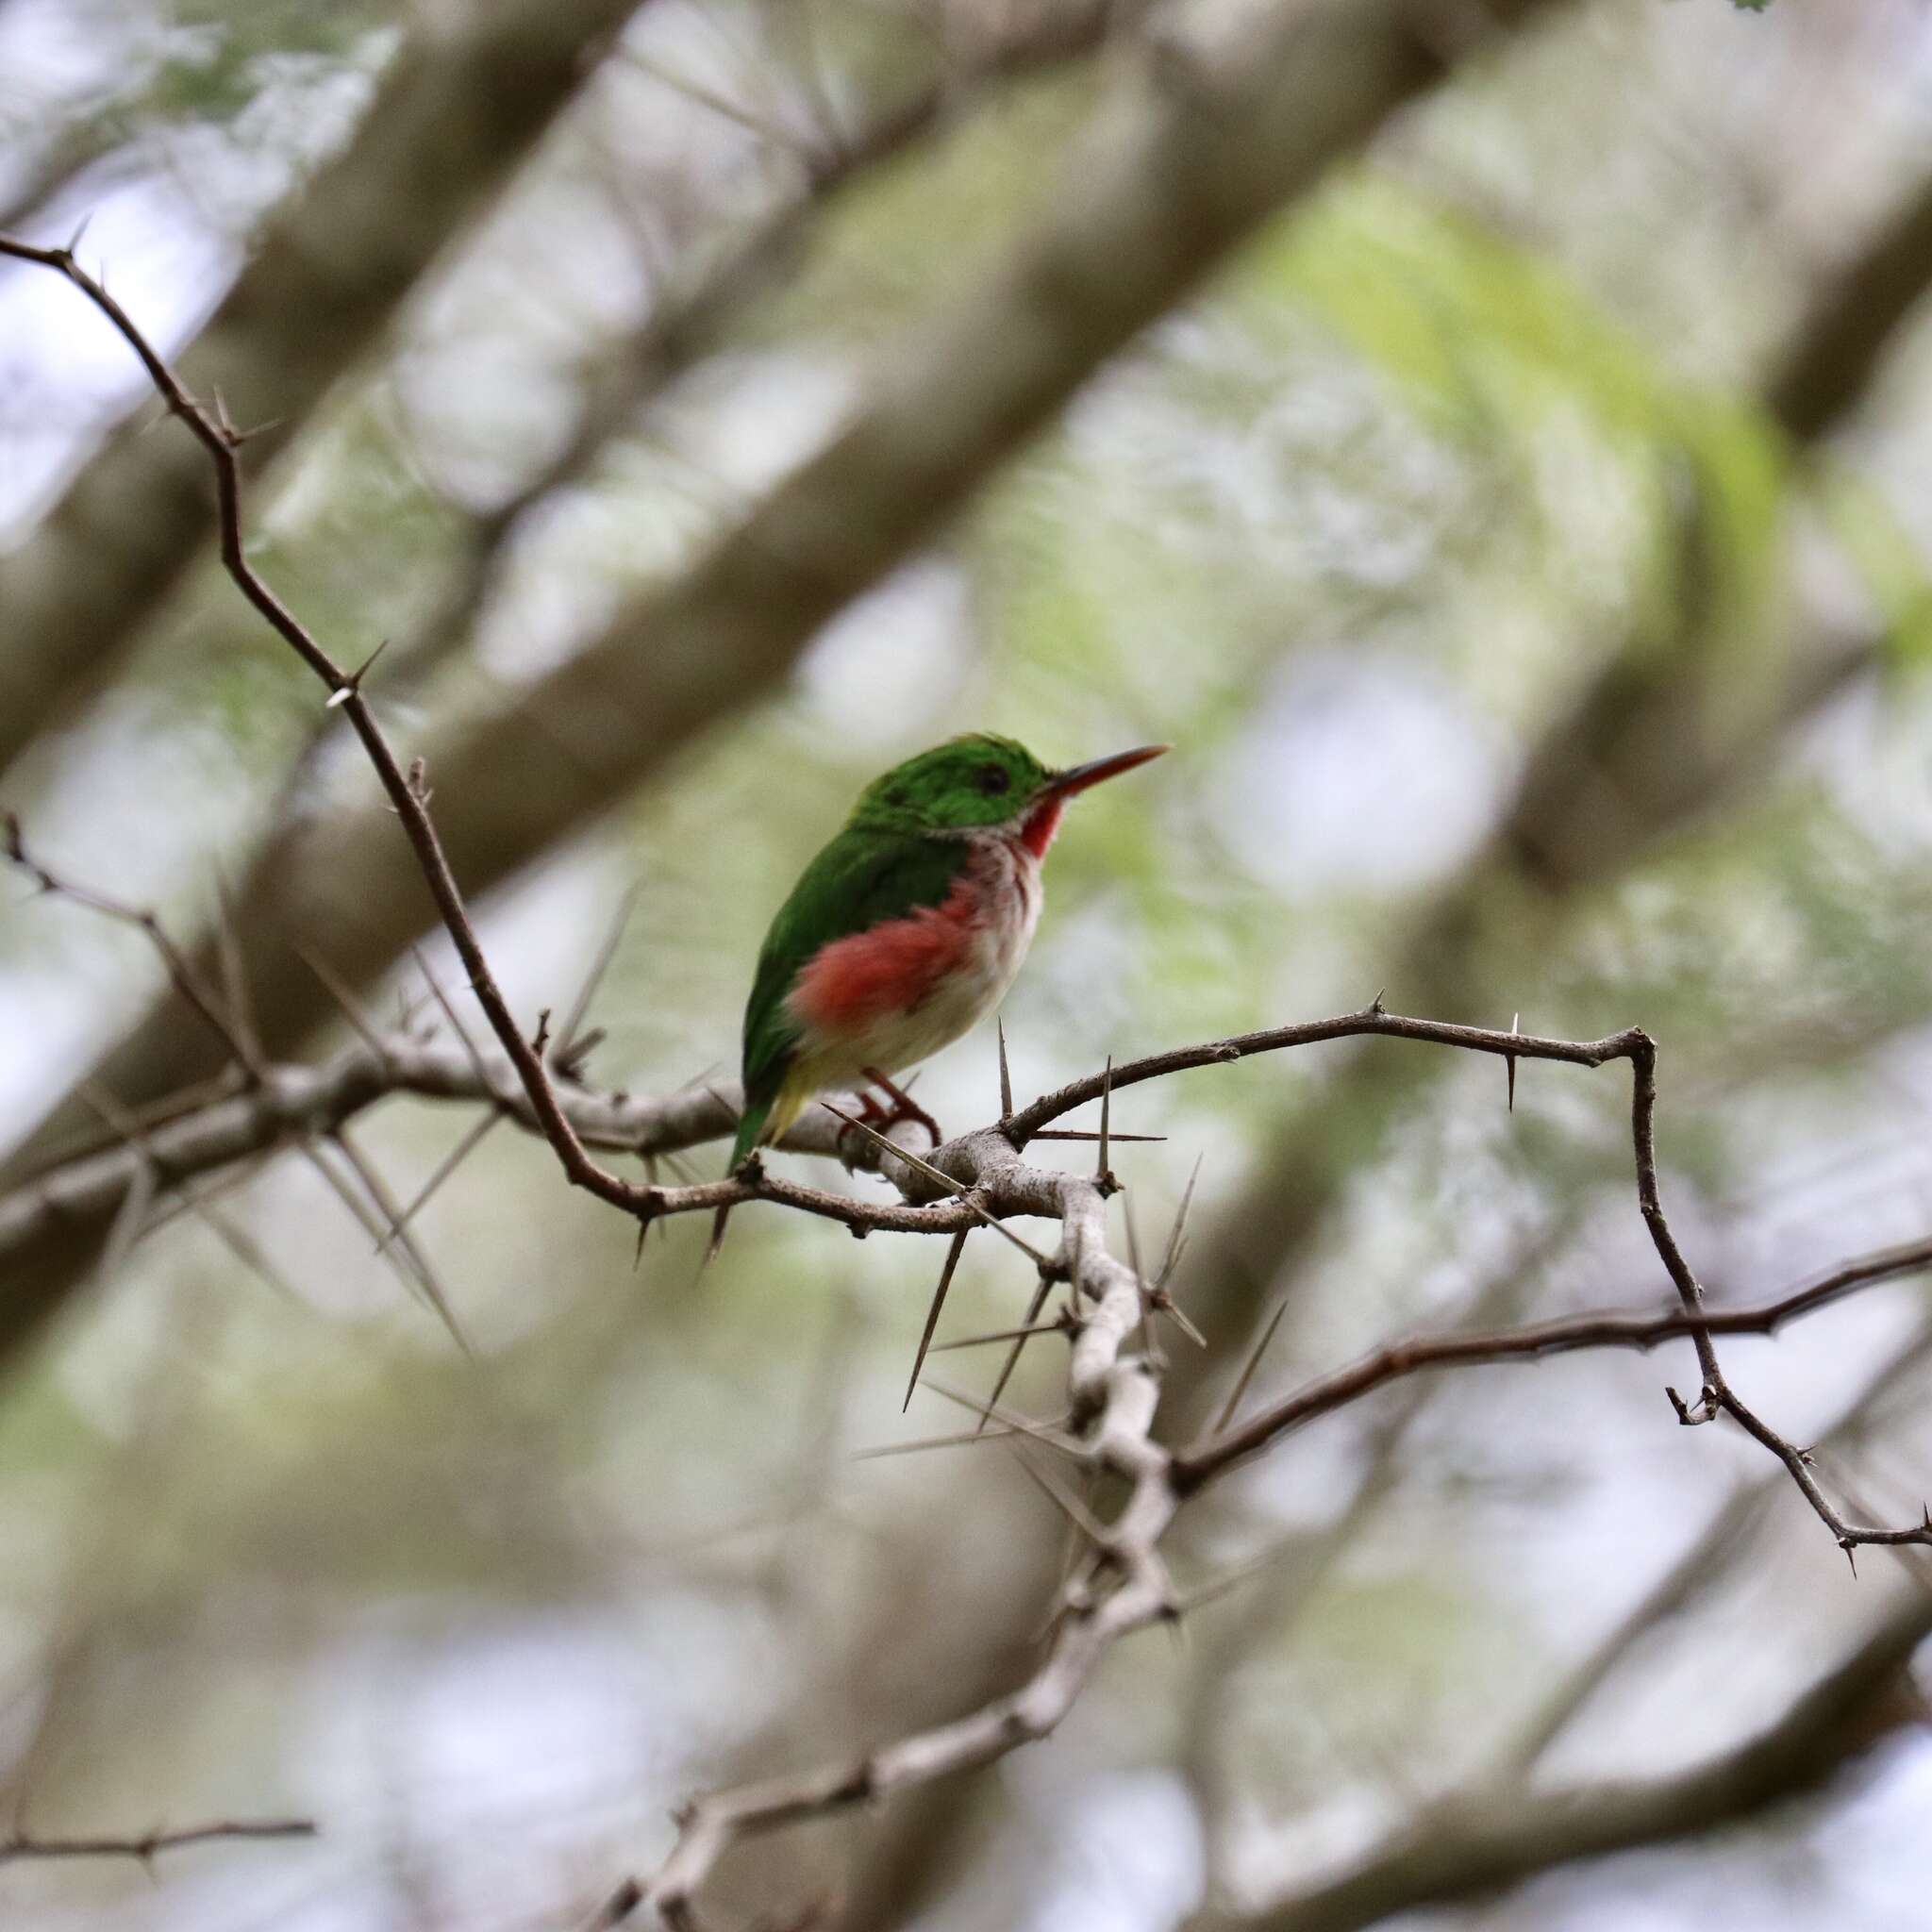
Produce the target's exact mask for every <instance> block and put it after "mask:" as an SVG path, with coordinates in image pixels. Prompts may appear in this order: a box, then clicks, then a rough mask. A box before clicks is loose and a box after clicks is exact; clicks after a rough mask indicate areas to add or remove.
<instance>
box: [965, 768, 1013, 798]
mask: <svg viewBox="0 0 1932 1932" xmlns="http://www.w3.org/2000/svg"><path fill="white" fill-rule="evenodd" d="M974 784H976V785H977V786H978V787H979V789H980V790H981V791H983V792H985V793H986V795H987V796H988V797H989V798H997V797H998V796H999V795H1000V793H1001V792H1002V791H1011V790H1012V786H1013V774H1012V773H1010V772H1009V771H1008V770H1007V768H1006V766H1004V765H981V766H980V768H979V770H978V771H977V772H976V773H974Z"/></svg>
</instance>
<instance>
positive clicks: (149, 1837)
mask: <svg viewBox="0 0 1932 1932" xmlns="http://www.w3.org/2000/svg"><path fill="white" fill-rule="evenodd" d="M315 1836H316V1828H315V1824H314V1821H313V1820H312V1819H308V1818H265V1819H224V1820H222V1821H221V1822H219V1823H217V1824H192V1825H188V1826H185V1827H184V1828H182V1829H180V1830H177V1831H166V1830H155V1831H148V1832H143V1833H142V1835H141V1836H140V1837H139V1838H42V1837H40V1836H39V1835H38V1834H36V1833H32V1832H15V1833H14V1834H13V1835H12V1836H11V1837H10V1838H0V1865H7V1864H11V1863H14V1862H15V1861H17V1860H23V1859H27V1858H134V1859H137V1860H139V1861H140V1862H141V1863H142V1864H143V1865H145V1864H147V1863H149V1862H150V1861H151V1860H153V1859H154V1858H155V1857H156V1856H157V1855H158V1854H159V1853H161V1852H175V1851H180V1850H181V1849H182V1848H183V1847H185V1846H188V1845H204V1844H213V1843H216V1842H218V1841H230V1842H232V1841H233V1840H251V1839H252V1840H263V1839H292V1838H314V1837H315Z"/></svg>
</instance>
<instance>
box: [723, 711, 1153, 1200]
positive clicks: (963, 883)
mask: <svg viewBox="0 0 1932 1932" xmlns="http://www.w3.org/2000/svg"><path fill="white" fill-rule="evenodd" d="M1168 749H1169V747H1168V746H1167V745H1164V744H1142V745H1137V746H1136V747H1135V748H1134V749H1133V750H1132V751H1123V752H1116V753H1114V754H1113V755H1112V756H1111V757H1110V758H1093V759H1091V760H1090V761H1089V762H1088V763H1086V764H1082V765H1074V766H1072V767H1070V768H1068V769H1066V770H1061V771H1055V770H1052V769H1050V768H1049V767H1047V766H1046V765H1044V764H1042V763H1041V760H1040V759H1039V758H1035V757H1034V755H1033V754H1032V753H1031V752H1030V751H1028V750H1027V749H1026V747H1025V746H1024V745H1023V744H1018V743H1016V742H1015V741H1013V740H1012V739H1010V738H999V737H995V736H994V735H993V734H992V733H991V732H983V731H981V732H970V733H968V734H966V735H965V736H963V737H959V738H953V739H948V740H947V741H946V742H945V743H943V744H939V745H935V746H934V747H933V748H932V749H931V750H930V751H923V752H921V753H919V754H918V755H917V756H916V757H914V758H908V759H907V760H906V761H905V762H904V763H903V764H899V765H895V766H893V767H892V769H891V771H890V772H887V773H885V774H883V775H882V776H880V777H878V778H875V779H874V780H873V782H872V783H871V784H870V785H868V786H867V787H866V788H865V790H864V791H861V792H860V793H859V795H858V803H857V804H856V805H855V806H854V808H853V809H852V815H851V817H850V818H849V819H847V820H846V822H845V824H844V826H843V828H842V829H841V830H840V831H839V832H838V833H836V834H835V835H834V837H833V838H832V840H831V841H830V842H829V843H828V844H827V845H826V846H825V847H824V850H823V851H821V852H820V853H819V855H818V857H817V858H814V859H813V860H812V861H811V863H810V864H809V865H808V866H807V867H806V869H805V871H804V873H803V874H801V875H800V877H799V880H798V883H797V885H795V886H794V887H793V888H792V890H791V896H790V897H789V898H788V899H787V900H786V901H785V903H784V904H783V905H782V906H781V907H780V908H778V911H777V913H776V915H775V916H774V919H773V921H772V925H771V930H770V931H769V932H768V933H767V934H766V936H765V942H764V946H763V949H762V950H761V951H760V953H759V955H758V972H757V974H756V977H755V978H754V981H753V984H752V990H751V997H750V998H749V1000H748V1001H747V1002H746V1004H745V1008H744V1042H743V1075H744V1106H743V1110H742V1112H741V1116H740V1119H739V1124H738V1139H737V1141H736V1144H735V1145H734V1146H733V1148H732V1151H731V1164H730V1172H731V1173H733V1174H737V1173H739V1172H740V1171H741V1169H742V1168H743V1167H744V1165H745V1163H746V1162H747V1160H749V1159H750V1158H751V1157H752V1156H753V1154H755V1153H756V1152H757V1150H758V1149H759V1148H760V1147H762V1146H765V1145H767V1144H769V1143H770V1142H772V1141H776V1140H778V1139H779V1138H780V1137H781V1136H782V1135H783V1134H784V1133H785V1131H786V1130H787V1129H788V1128H789V1127H790V1126H791V1124H792V1123H793V1122H794V1121H795V1120H796V1119H797V1118H798V1116H799V1114H800V1112H801V1111H802V1110H803V1109H804V1108H805V1107H806V1106H807V1105H808V1103H809V1102H810V1101H811V1100H812V1099H813V1098H814V1097H815V1096H817V1095H818V1094H821V1093H825V1092H829V1091H834V1090H835V1089H841V1088H855V1087H856V1088H859V1089H861V1090H863V1089H865V1088H868V1087H875V1088H878V1089H879V1090H880V1091H883V1092H884V1093H886V1094H887V1095H888V1096H889V1097H890V1099H891V1101H892V1103H893V1108H892V1109H891V1111H883V1112H882V1111H881V1110H880V1109H878V1108H876V1107H875V1105H874V1104H873V1103H871V1102H870V1100H868V1117H869V1118H871V1119H874V1120H879V1119H884V1120H887V1121H903V1120H908V1119H909V1120H913V1121H917V1122H919V1123H921V1124H923V1125H924V1128H925V1129H926V1131H927V1133H928V1135H929V1137H930V1138H931V1140H932V1141H933V1142H934V1143H935V1144H937V1142H938V1141H939V1138H940V1136H939V1129H938V1127H937V1126H936V1125H935V1124H934V1123H933V1121H932V1119H931V1116H930V1115H927V1114H925V1113H924V1112H923V1111H922V1110H921V1109H920V1108H917V1107H915V1106H913V1104H912V1103H911V1102H910V1101H909V1100H908V1097H907V1095H906V1094H905V1092H904V1091H903V1090H902V1089H900V1088H899V1087H898V1086H897V1085H896V1084H895V1083H894V1082H893V1079H892V1075H893V1074H898V1073H900V1072H903V1071H904V1070H905V1069H907V1068H908V1067H911V1066H914V1065H916V1064H917V1063H918V1062H919V1061H921V1060H924V1059H925V1058H929V1057H930V1056H931V1055H933V1054H935V1053H937V1052H938V1051H939V1050H940V1048H941V1047H942V1046H947V1045H950V1044H951V1043H952V1041H955V1040H958V1038H959V1037H960V1036H961V1035H962V1034H964V1033H966V1032H967V1031H968V1030H969V1029H970V1028H971V1027H972V1026H974V1024H975V1023H977V1022H978V1021H980V1020H982V1019H984V1018H985V1017H986V1015H987V1014H988V1013H990V1012H991V1010H992V1009H993V1008H994V1007H995V1006H997V1005H998V1003H999V1001H1000V999H1001V996H1002V995H1003V994H1004V993H1005V992H1006V991H1007V989H1008V986H1010V985H1011V984H1012V981H1013V976H1014V974H1017V973H1018V972H1019V970H1020V965H1021V962H1022V961H1023V960H1024V958H1025V957H1026V949H1027V947H1028V946H1029V945H1030V944H1031V943H1032V940H1033V930H1034V927H1035V925H1036V924H1038V923H1039V919H1040V906H1041V860H1042V859H1043V858H1045V857H1046V852H1047V847H1048V846H1049V845H1051V844H1052V843H1053V841H1054V835H1055V834H1056V833H1057V832H1058V830H1059V825H1060V815H1061V813H1062V812H1063V811H1064V810H1065V808H1066V806H1067V802H1068V800H1069V799H1071V798H1073V797H1074V796H1075V795H1076V794H1077V793H1079V792H1082V791H1086V790H1087V789H1088V788H1089V787H1090V786H1093V785H1098V784H1099V783H1100V782H1101V781H1102V780H1103V779H1107V778H1112V777H1117V776H1118V775H1119V774H1121V773H1123V772H1130V771H1132V770H1134V768H1135V767H1136V766H1138V765H1143V764H1145V763H1146V762H1147V761H1148V760H1149V759H1150V758H1158V757H1159V756H1160V755H1161V753H1163V752H1164V751H1166V750H1168Z"/></svg>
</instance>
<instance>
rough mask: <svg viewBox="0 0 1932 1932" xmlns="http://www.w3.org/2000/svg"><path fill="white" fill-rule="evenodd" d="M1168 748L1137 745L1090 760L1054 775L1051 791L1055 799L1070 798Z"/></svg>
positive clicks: (1158, 745) (1155, 756)
mask: <svg viewBox="0 0 1932 1932" xmlns="http://www.w3.org/2000/svg"><path fill="white" fill-rule="evenodd" d="M1170 748H1171V747H1169V746H1167V745H1164V744H1137V745H1136V746H1135V747H1134V748H1133V750H1132V751H1117V752H1115V753H1114V755H1113V756H1112V757H1111V758H1090V759H1089V760H1088V762H1087V763H1086V764H1084V765H1075V766H1074V768H1073V769H1072V770H1071V771H1067V772H1057V773H1055V774H1054V777H1053V784H1052V788H1051V789H1052V791H1053V792H1054V794H1055V795H1056V796H1057V797H1059V798H1071V797H1072V796H1073V795H1074V792H1076V791H1086V789H1087V788H1088V786H1090V785H1098V784H1099V783H1100V781H1101V780H1102V779H1103V778H1118V777H1119V776H1120V774H1122V773H1123V772H1131V771H1132V770H1133V769H1134V767H1135V766H1136V765H1144V764H1145V763H1146V762H1147V760H1148V759H1149V758H1158V757H1159V756H1160V754H1161V753H1162V752H1164V751H1167V750H1169V749H1170Z"/></svg>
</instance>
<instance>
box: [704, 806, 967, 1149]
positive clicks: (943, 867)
mask: <svg viewBox="0 0 1932 1932" xmlns="http://www.w3.org/2000/svg"><path fill="white" fill-rule="evenodd" d="M965 862H966V849H965V847H964V846H963V845H961V844H959V843H958V841H954V840H950V839H925V838H920V837H917V836H916V835H913V834H910V833H903V832H888V831H873V830H867V829H859V828H855V827H850V826H848V827H847V828H846V829H845V830H844V831H842V832H841V833H840V834H839V836H838V837H837V838H835V839H834V840H833V841H831V843H830V844H829V845H827V846H826V847H825V848H824V851H822V852H821V853H820V854H819V856H818V857H817V858H814V859H813V860H812V862H811V863H810V864H809V865H808V866H807V867H806V869H805V871H804V872H803V873H802V874H800V875H799V880H798V883H797V885H795V886H794V887H793V888H792V889H791V897H790V898H789V899H787V900H786V901H785V903H784V905H782V906H781V907H779V908H778V911H777V915H776V917H775V918H774V920H773V921H772V929H771V930H770V931H769V932H768V933H767V934H766V935H765V943H764V949H763V951H762V952H760V953H759V955H758V977H757V978H756V979H755V980H754V981H753V983H752V990H751V998H750V999H749V1000H748V1001H747V1002H746V1003H745V1008H744V1113H743V1116H742V1118H741V1121H740V1122H739V1128H738V1143H737V1145H736V1146H735V1147H734V1148H733V1149H732V1152H731V1165H732V1168H733V1169H734V1170H735V1169H736V1168H737V1167H738V1165H739V1163H740V1162H741V1161H742V1160H743V1158H744V1157H745V1156H746V1155H747V1154H749V1153H750V1152H751V1150H752V1149H753V1147H755V1146H756V1145H757V1144H758V1135H759V1133H760V1132H761V1131H762V1130H763V1127H764V1124H765V1119H766V1116H767V1115H769V1114H770V1112H771V1110H772V1104H773V1102H774V1100H776V1098H777V1097H778V1090H779V1088H780V1087H781V1086H782V1085H783V1084H784V1080H785V1074H786V1073H787V1071H788V1069H789V1068H790V1067H791V1062H792V1060H793V1058H795V1057H796V1055H797V1052H798V1043H799V1040H798V1028H797V1026H796V1025H795V1024H793V1022H792V1019H791V1014H789V1013H788V1012H787V1011H786V1010H785V996H786V994H787V993H789V992H790V991H791V988H792V984H793V982H794V981H795V980H796V979H797V977H798V974H799V972H800V970H801V968H803V967H804V965H805V964H806V962H807V961H808V959H810V958H812V956H813V955H814V954H815V953H817V952H818V950H819V949H820V947H822V946H825V945H829V944H830V943H831V942H832V941H834V940H841V939H845V938H848V937H849V936H850V935H851V934H853V933H856V932H868V931H870V930H871V928H872V927H874V926H875V925H878V924H881V923H882V922H883V921H885V920H889V919H902V918H904V917H905V916H906V915H907V914H908V913H910V912H914V911H917V910H918V909H919V908H921V907H923V906H937V905H939V904H941V901H943V900H944V898H945V896H946V894H947V893H948V892H950V891H952V890H953V887H954V884H955V883H956V882H957V880H958V876H959V869H960V867H961V866H962V865H964V864H965Z"/></svg>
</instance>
